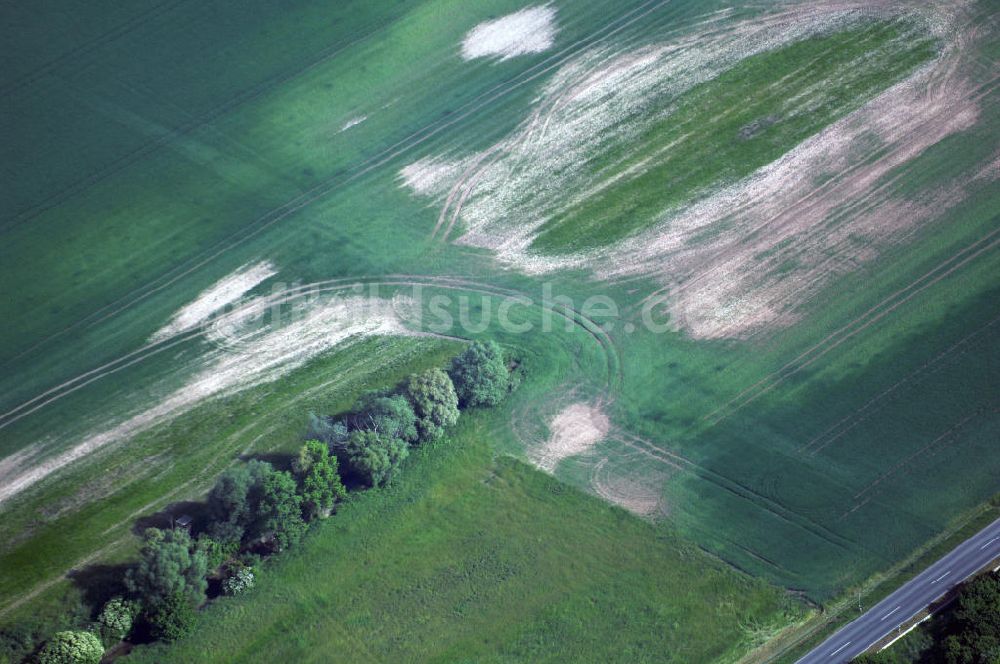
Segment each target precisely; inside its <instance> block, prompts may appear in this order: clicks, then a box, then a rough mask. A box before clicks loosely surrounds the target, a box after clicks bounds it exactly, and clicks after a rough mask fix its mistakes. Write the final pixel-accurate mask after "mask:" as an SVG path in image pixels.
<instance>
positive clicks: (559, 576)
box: [0, 0, 1000, 662]
mask: <svg viewBox="0 0 1000 664" xmlns="http://www.w3.org/2000/svg"><path fill="white" fill-rule="evenodd" d="M870 4H871V3H864V2H860V0H859V1H858V2H856V3H855V2H853V1H851V0H849V1H848V2H843V3H825V2H820V3H812V2H804V1H803V2H780V3H779V2H768V1H765V2H751V3H739V4H737V3H727V2H715V1H713V2H702V1H700V0H680V1H674V2H660V1H657V0H649V1H639V0H634V1H632V0H630V1H628V2H609V1H608V0H577V1H574V2H562V1H557V2H553V3H550V4H547V5H538V6H535V11H534V13H529V14H527V15H524V16H531V17H533V18H532V19H531V20H537V21H542V22H541V23H539V24H537V25H533V26H529V27H528V28H525V27H524V25H523V24H522V25H520V26H519V25H516V24H509V23H503V20H502V19H503V17H507V16H509V15H511V14H512V13H514V12H519V11H520V10H524V9H525V8H526V7H532V5H525V4H524V3H523V2H515V1H513V0H476V1H475V2H471V1H464V0H406V1H404V2H389V1H383V0H377V1H374V0H370V1H367V2H360V1H358V2H355V1H351V2H341V3H333V4H331V3H320V2H316V1H315V0H292V1H291V2H285V3H280V5H279V4H276V3H273V2H271V3H269V2H257V1H253V2H250V3H239V4H238V5H234V4H233V3H224V2H214V1H208V2H201V3H193V2H190V1H189V0H160V1H154V0H149V1H144V2H132V3H127V4H126V5H121V4H120V3H111V2H94V3H87V4H86V5H85V6H82V5H79V4H78V3H68V2H62V1H61V0H45V1H44V2H38V3H20V4H18V5H17V6H10V7H7V8H5V10H4V14H5V18H7V19H8V20H6V21H4V22H3V25H2V26H0V32H2V34H3V37H4V43H5V44H7V45H8V48H7V49H5V53H4V54H3V55H2V56H0V58H2V62H3V65H4V66H3V67H0V91H2V93H3V96H4V102H3V105H4V112H3V113H0V136H2V139H0V144H2V145H3V146H4V148H5V149H4V151H3V154H4V155H5V158H4V159H3V169H4V170H3V177H2V179H0V232H2V234H3V235H2V240H3V241H2V242H0V283H2V285H3V286H4V291H5V294H6V296H5V297H4V298H3V299H2V300H0V320H3V321H4V325H3V326H2V327H0V570H2V573H0V627H2V628H4V629H14V628H17V627H18V626H21V627H23V626H24V625H30V626H33V627H32V629H34V628H37V629H39V630H42V631H44V630H49V631H51V630H53V629H55V628H57V627H60V626H68V625H78V624H80V622H81V621H86V620H87V619H89V618H90V617H92V612H93V610H94V606H93V602H94V593H95V592H97V594H98V595H99V594H100V592H98V590H99V589H98V590H95V583H97V582H95V581H94V579H100V578H102V577H101V575H100V573H101V571H102V570H107V569H118V568H117V567H116V566H118V565H122V564H124V563H126V562H127V561H129V560H131V559H133V558H134V556H135V552H136V549H137V546H138V541H139V540H138V538H137V532H138V530H137V526H136V523H137V522H139V521H140V520H141V519H147V518H149V517H150V515H153V514H155V513H158V512H161V511H162V510H164V509H166V508H167V507H168V506H170V505H172V504H178V503H180V504H183V502H184V501H191V500H198V499H199V498H200V497H201V496H202V495H203V494H204V492H205V491H206V489H207V488H208V487H210V486H211V484H212V482H213V481H214V478H215V477H216V476H217V475H218V473H220V472H221V471H222V470H223V469H224V468H226V467H228V466H230V465H231V464H233V463H235V462H237V460H238V459H239V458H247V457H249V456H253V455H273V454H283V453H287V452H290V451H292V450H294V449H295V448H296V446H297V445H298V444H299V443H300V442H301V439H302V436H303V435H304V434H305V432H306V423H307V418H308V414H309V412H310V411H317V412H330V413H336V412H342V411H344V410H345V409H347V408H348V407H349V406H350V405H351V403H352V402H353V400H354V398H355V397H356V396H357V395H358V394H360V393H361V392H363V391H365V390H366V389H373V388H378V387H387V386H391V385H394V384H395V383H396V382H398V381H399V380H400V379H401V378H402V377H403V376H405V375H407V374H409V373H411V372H413V371H416V370H420V369H423V368H426V367H431V366H444V365H445V364H446V363H447V362H448V360H449V358H451V357H452V356H454V355H455V354H456V353H457V352H459V350H460V349H461V348H462V346H463V343H464V340H468V339H473V338H483V339H487V338H489V339H495V340H497V341H499V342H500V343H501V344H503V345H504V346H505V347H507V348H509V349H511V350H512V352H515V353H516V354H517V355H518V356H519V357H520V358H521V359H522V360H523V368H524V372H525V381H524V383H523V385H522V386H521V387H520V389H519V390H518V391H517V392H515V393H514V395H513V397H512V398H511V399H510V400H509V401H508V402H507V403H505V404H504V406H503V407H502V408H500V409H498V410H496V411H493V412H490V413H476V414H473V415H470V416H469V417H468V418H467V419H463V423H462V424H461V425H460V427H459V429H458V430H456V431H455V432H454V433H453V435H452V436H451V442H450V443H449V445H447V446H439V447H437V448H434V449H428V450H422V451H420V452H419V453H417V454H415V455H414V458H413V459H411V460H410V462H409V463H408V465H407V468H406V474H405V475H404V477H403V479H402V480H401V481H400V483H399V484H398V485H396V486H393V487H391V488H390V489H388V490H385V491H382V492H376V493H367V494H365V495H360V496H355V497H352V499H351V500H350V501H349V503H348V504H347V505H346V506H345V508H344V510H343V513H342V514H339V515H337V516H335V517H334V518H333V519H331V520H330V521H329V522H326V523H324V524H323V525H322V526H320V527H318V528H317V529H316V532H315V533H314V534H313V535H312V536H310V538H308V539H307V541H306V543H305V544H304V545H303V546H302V548H301V549H300V550H298V551H293V552H290V553H288V554H287V556H281V557H276V558H275V559H273V560H270V561H268V563H267V565H266V569H265V573H264V574H263V575H262V577H261V583H260V587H259V589H258V591H257V593H256V594H255V595H252V596H250V597H247V598H244V599H240V600H231V601H230V600H224V601H220V602H218V603H215V604H212V605H210V606H209V607H207V608H206V609H205V610H204V612H203V614H202V618H201V619H200V624H199V627H198V629H197V631H196V633H195V635H193V636H192V637H190V638H189V639H187V640H185V641H182V642H181V643H180V644H178V645H177V646H175V647H162V646H156V647H155V648H152V649H144V648H139V649H138V650H137V652H136V654H135V658H136V659H139V660H143V659H144V658H145V659H146V660H148V661H171V660H172V661H191V660H193V659H197V658H198V657H199V656H201V655H203V654H204V653H205V652H208V651H209V649H213V648H214V649H221V650H222V651H224V652H227V653H230V656H231V659H232V660H233V661H237V660H238V661H244V660H255V659H271V660H273V659H288V660H290V661H291V660H298V659H310V658H312V659H320V660H326V659H329V658H336V657H340V658H342V659H344V660H351V659H352V658H356V657H355V656H356V655H359V654H360V653H366V654H367V655H368V656H370V657H371V658H372V659H378V660H381V659H393V660H395V659H405V660H421V661H428V660H434V661H456V660H458V661H461V660H463V659H464V660H467V661H536V660H545V659H550V660H558V659H560V655H559V653H565V654H566V656H564V657H562V659H566V658H567V657H568V658H569V659H572V660H578V659H590V660H593V661H609V660H614V659H616V658H617V659H623V660H628V661H657V660H661V659H662V660H666V661H685V662H696V661H717V660H720V659H721V660H724V661H728V660H737V659H739V658H740V657H743V656H747V657H748V658H750V659H753V657H754V655H753V654H751V653H752V651H753V649H754V648H756V647H757V646H760V645H762V644H763V643H764V642H765V641H766V640H767V639H768V638H769V637H770V636H772V635H774V634H775V633H777V632H779V631H780V630H782V629H783V628H785V627H789V626H792V625H794V624H796V623H797V622H799V621H800V619H801V618H802V616H805V615H807V614H808V613H809V607H810V606H812V605H816V604H819V605H824V604H827V603H830V602H833V601H835V600H836V599H838V598H840V597H843V596H844V594H845V593H849V592H853V591H854V589H855V588H856V587H858V586H859V585H860V584H862V583H864V582H865V581H866V580H869V579H871V578H873V577H877V576H878V575H879V574H880V573H882V572H884V571H885V570H888V569H890V568H892V567H893V566H894V565H896V564H897V563H899V562H900V561H901V560H903V559H905V558H906V557H907V556H909V555H910V554H911V553H913V552H914V551H917V550H918V549H920V548H921V547H922V546H923V545H925V544H926V543H927V542H928V541H930V540H932V539H933V538H934V537H936V536H937V535H939V534H940V533H942V532H944V531H945V530H947V529H950V528H955V527H957V526H958V525H960V524H956V519H959V518H961V517H962V516H963V515H967V514H969V513H971V511H972V510H973V509H974V508H975V507H976V506H977V505H980V504H982V503H983V501H985V500H986V499H988V498H989V497H990V496H992V495H994V494H995V493H997V491H998V490H1000V485H998V483H997V477H1000V456H998V455H996V454H995V451H994V449H993V448H994V447H995V442H996V440H997V439H998V436H1000V385H998V383H997V378H996V376H997V375H998V371H997V368H998V366H1000V282H998V280H997V275H998V274H1000V250H998V243H1000V212H998V211H1000V187H998V186H997V179H998V177H1000V175H998V170H997V169H998V166H997V159H998V150H1000V115H998V113H997V109H998V108H1000V98H998V90H997V87H996V77H997V70H998V65H997V62H998V58H1000V35H998V33H997V29H996V25H997V21H998V19H1000V10H998V8H997V7H996V3H994V2H990V1H989V0H979V1H973V0H970V1H968V2H965V1H962V2H950V1H948V2H946V1H944V0H941V1H940V2H931V3H926V2H916V0H913V1H910V0H893V1H889V2H885V3H879V4H878V6H877V7H872V6H870ZM498 19H500V22H499V23H490V22H493V21H497V20H498ZM543 19H544V20H545V21H548V23H544V21H543ZM524 20H525V21H527V20H528V19H526V18H525V19H524ZM496 25H500V26H501V28H497V27H495V26H496ZM512 25H513V27H511V26H512ZM477 26H478V27H477ZM483 26H485V28H484V27H483ZM490 26H494V27H490ZM504 26H506V27H504ZM529 28H530V29H529ZM483 29H487V31H488V30H490V29H492V30H496V31H499V32H494V33H493V35H492V37H490V38H489V39H487V38H483V37H481V34H480V33H479V32H478V31H480V30H483ZM503 30H507V32H503ZM518 30H521V31H522V32H523V33H518ZM532 30H533V31H534V32H532ZM524 31H527V32H524ZM515 33H517V34H515ZM512 35H513V36H512ZM477 39H478V40H479V41H477ZM510 39H513V40H514V42H513V44H514V46H513V47H511V48H514V47H517V48H521V50H516V49H515V50H510V51H504V50H502V49H503V48H504V46H503V43H505V40H510ZM498 43H499V44H500V46H497V44H498ZM508 46H510V45H508ZM477 49H478V50H477ZM490 49H494V50H492V51H491V50H490ZM481 52H485V53H486V55H485V56H482V55H478V54H480V53H481ZM326 297H332V298H334V304H333V306H332V307H330V308H324V307H323V306H322V305H323V303H324V302H325V300H324V299H323V298H326ZM549 300H555V301H556V303H555V305H554V306H550V304H549V303H548V301H549ZM240 307H244V308H245V309H241V308H240ZM220 310H228V311H234V310H235V313H236V317H235V318H234V319H233V320H235V323H234V324H233V329H230V327H228V323H229V321H230V319H227V318H221V319H216V320H213V318H212V314H213V313H214V314H216V315H217V314H218V312H219V311H220ZM264 310H266V311H269V312H270V313H269V314H268V316H270V317H267V316H263V315H262V318H261V320H263V321H265V322H266V323H267V324H266V325H264V326H263V327H262V328H260V329H252V330H251V329H250V327H251V324H250V323H249V322H248V320H250V319H252V316H250V318H241V317H240V316H239V314H240V312H243V311H249V312H250V313H251V314H255V312H256V313H260V311H264ZM255 315H256V314H255ZM279 323H280V324H279ZM241 326H242V327H241ZM583 494H591V495H583ZM609 504H610V505H609ZM629 512H631V514H629ZM98 585H99V584H98ZM790 597H795V598H798V599H796V600H794V601H793V600H791V599H788V598H790ZM175 648H176V649H175ZM686 648H687V649H686ZM560 649H561V650H560ZM272 655H273V656H272ZM2 657H3V654H2V653H0V661H3V660H2ZM671 658H672V659H671Z"/></svg>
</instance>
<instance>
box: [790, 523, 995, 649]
mask: <svg viewBox="0 0 1000 664" xmlns="http://www.w3.org/2000/svg"><path fill="white" fill-rule="evenodd" d="M998 556H1000V519H997V520H996V521H994V522H993V523H991V524H990V525H988V526H986V527H985V528H983V529H982V530H981V531H979V532H978V533H977V534H975V535H973V536H972V537H970V538H969V539H967V540H965V541H964V542H962V543H961V544H959V545H958V546H957V547H955V548H954V549H953V550H952V551H951V552H950V553H948V555H946V556H945V557H943V558H941V559H940V560H938V561H937V562H936V563H934V564H933V565H931V566H930V567H928V568H927V569H926V570H924V571H923V572H921V573H920V574H919V575H917V576H916V577H914V578H913V579H912V580H910V581H909V582H908V583H907V584H906V585H904V586H903V587H901V588H899V589H898V590H896V592H894V593H892V594H891V595H889V596H888V597H886V598H885V599H884V600H882V601H881V602H879V603H878V604H876V605H875V606H873V607H872V608H870V609H868V611H867V612H865V613H864V614H862V615H861V617H860V618H858V619H857V620H855V621H854V622H852V623H851V624H849V625H846V626H844V627H842V628H841V629H840V630H839V631H838V632H837V633H836V634H834V635H833V636H831V637H830V638H828V639H827V640H826V641H824V642H823V643H821V644H820V645H819V646H818V647H817V648H815V649H814V650H813V651H812V652H810V653H809V654H808V655H806V656H805V657H803V658H802V659H800V660H799V661H798V663H797V664H819V663H821V662H822V664H834V663H839V662H849V661H851V659H852V658H854V657H857V656H858V655H860V654H861V653H863V652H864V651H865V650H867V649H868V648H870V647H871V646H872V645H874V644H875V643H877V642H878V641H881V640H882V639H883V638H885V637H886V636H888V635H890V634H894V633H898V632H899V631H901V630H902V629H904V628H903V627H902V626H903V625H905V624H906V623H907V622H909V620H910V619H911V618H913V617H914V616H916V615H917V614H918V613H920V612H921V611H923V610H924V609H925V608H927V606H928V605H930V604H931V603H932V602H934V600H936V599H938V598H940V597H941V596H942V595H944V594H945V593H946V592H948V591H949V590H951V589H952V588H954V587H955V586H957V585H958V584H959V583H961V582H962V581H964V580H965V579H967V578H968V577H969V576H971V575H972V574H973V573H974V572H976V571H978V570H980V569H982V568H983V567H985V566H986V565H988V564H989V563H990V562H992V561H993V560H994V559H995V558H997V557H998Z"/></svg>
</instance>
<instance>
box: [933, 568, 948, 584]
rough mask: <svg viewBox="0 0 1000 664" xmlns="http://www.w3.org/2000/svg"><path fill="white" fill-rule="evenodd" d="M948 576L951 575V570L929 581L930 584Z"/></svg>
mask: <svg viewBox="0 0 1000 664" xmlns="http://www.w3.org/2000/svg"><path fill="white" fill-rule="evenodd" d="M949 574H951V570H948V571H947V572H945V573H944V574H942V575H941V576H939V577H938V578H936V579H934V580H933V581H931V583H937V582H938V581H940V580H941V579H943V578H944V577H946V576H948V575H949Z"/></svg>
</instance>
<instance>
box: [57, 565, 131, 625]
mask: <svg viewBox="0 0 1000 664" xmlns="http://www.w3.org/2000/svg"><path fill="white" fill-rule="evenodd" d="M129 567H131V565H126V564H124V563H122V564H117V565H87V566H85V567H81V568H80V569H73V570H70V572H69V574H67V575H66V576H67V577H68V578H69V579H70V580H71V581H72V582H73V585H75V586H76V587H77V588H79V590H80V592H81V594H82V595H83V602H84V604H86V605H87V606H89V607H91V608H92V609H93V611H95V612H96V611H99V610H100V609H101V607H102V606H104V603H105V602H107V601H108V600H109V599H111V598H112V597H115V596H116V595H124V594H125V582H124V579H125V572H126V571H127V570H128V569H129ZM95 617H96V616H95Z"/></svg>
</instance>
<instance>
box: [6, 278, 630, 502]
mask: <svg viewBox="0 0 1000 664" xmlns="http://www.w3.org/2000/svg"><path fill="white" fill-rule="evenodd" d="M365 285H368V286H369V287H371V286H386V287H418V286H419V287H426V288H431V289H441V290H453V291H459V292H466V293H478V294H482V295H488V296H501V297H511V298H518V301H519V303H520V304H521V305H522V306H527V307H534V308H539V307H543V311H549V312H551V313H552V314H554V315H556V316H558V317H560V318H562V319H564V320H565V321H567V322H568V323H571V324H572V325H573V326H575V327H576V328H577V329H579V330H582V331H583V332H584V333H585V334H586V335H587V337H589V338H590V339H591V340H592V341H593V342H594V343H596V344H597V345H598V346H599V347H600V348H601V350H602V353H603V354H604V356H605V358H606V367H607V369H606V374H605V376H604V377H603V381H604V388H603V391H604V395H605V397H604V398H607V399H613V398H614V397H615V395H616V394H617V393H618V392H619V390H620V387H621V383H622V379H623V376H622V371H621V361H620V357H619V354H618V350H617V347H616V346H615V345H614V343H613V341H612V339H611V338H610V337H609V336H608V335H607V334H606V332H605V331H604V330H603V329H602V328H601V327H600V325H598V324H597V323H596V322H595V321H593V320H592V319H590V318H587V317H586V316H584V315H583V314H582V313H580V312H578V311H576V310H574V309H572V308H570V307H566V306H562V305H558V304H554V303H545V302H534V301H533V300H532V299H531V298H530V297H528V296H527V295H526V294H524V293H522V292H520V291H516V290H513V289H508V288H502V287H495V286H490V285H487V284H481V283H478V282H474V281H470V280H467V279H464V278H460V277H443V276H442V277H419V276H416V277H415V276H413V275H396V276H392V275H389V276H386V277H379V278H374V277H373V278H369V279H364V280H358V279H333V280H328V281H325V282H324V281H321V282H315V283H312V284H307V285H303V286H299V287H297V288H295V289H290V290H289V291H287V292H283V293H279V294H276V295H272V296H269V297H261V298H258V299H256V300H253V301H251V302H249V303H246V304H244V305H243V306H242V307H239V308H237V309H236V310H234V311H232V312H228V313H227V314H226V316H228V317H232V318H235V319H237V320H238V319H239V316H240V314H245V313H247V312H249V311H259V310H260V307H262V306H264V307H267V308H269V307H273V306H278V305H281V304H287V303H293V302H296V301H300V298H301V296H303V295H309V296H312V295H316V294H322V293H332V292H336V291H344V290H348V289H351V290H354V289H357V288H358V287H359V286H360V287H361V288H362V289H363V287H364V286H365ZM355 292H357V291H356V290H355ZM225 319H226V318H225V317H223V318H222V319H221V320H225ZM214 322H218V320H216V321H214ZM404 322H405V319H404ZM202 331H203V330H201V329H199V330H195V331H187V332H183V333H179V334H177V335H174V337H170V338H168V339H165V340H164V341H163V342H160V343H157V344H149V345H148V346H147V347H146V348H145V351H144V352H143V351H137V352H133V353H129V354H127V355H125V356H122V358H120V359H119V360H118V361H117V362H112V363H109V364H108V365H106V366H105V368H104V369H103V370H101V371H91V372H87V373H86V374H83V375H81V376H79V377H78V378H77V379H74V380H73V381H68V382H67V384H66V386H65V388H64V389H62V390H60V391H57V392H54V393H49V394H47V395H43V396H39V397H36V398H35V399H33V400H31V402H30V403H26V405H25V407H24V408H22V409H20V410H19V412H17V413H15V414H13V415H11V416H9V417H7V418H6V419H5V420H4V421H3V422H2V423H0V428H3V427H6V426H8V425H10V424H12V423H13V422H16V421H17V420H19V419H21V418H23V417H26V416H27V415H30V414H31V413H34V412H37V411H39V410H41V409H43V408H45V407H46V406H48V405H50V404H52V403H54V402H57V401H59V400H60V399H62V398H64V397H66V396H68V395H70V394H72V393H73V392H76V391H77V390H79V389H82V388H83V387H85V386H87V385H89V384H91V383H94V382H95V381H98V380H100V379H102V378H104V377H106V376H109V375H112V374H114V373H116V372H118V371H120V370H122V369H124V368H126V367H128V366H132V365H134V364H137V363H139V362H142V361H144V360H145V359H148V358H150V357H152V356H154V355H156V354H158V353H159V352H162V351H163V350H166V349H167V348H170V347H172V346H174V345H176V344H179V343H183V342H185V341H188V340H190V339H192V338H195V337H197V336H199V335H200V334H201V332H202ZM415 332H416V333H417V334H424V335H427V334H428V333H427V332H424V331H422V330H417V331H415ZM433 336H442V335H433ZM452 338H454V337H452ZM216 355H217V354H216ZM213 357H215V356H213V355H208V354H203V355H202V356H201V358H200V359H199V360H198V361H197V363H196V364H193V365H192V366H191V367H190V369H191V371H197V370H199V369H201V370H205V369H208V368H209V366H208V365H209V364H210V363H211V361H212V360H213ZM209 398H211V397H209ZM28 406H30V407H28ZM187 410H189V408H188V407H184V408H182V409H181V410H178V411H172V412H169V413H166V414H165V415H164V416H163V417H158V418H157V419H150V420H148V421H143V422H142V424H141V425H139V426H140V428H139V429H137V430H135V431H133V432H129V433H123V434H116V437H108V438H107V439H106V440H100V441H96V440H95V442H93V443H88V444H87V445H85V447H86V451H81V450H80V446H79V445H78V446H77V447H69V448H64V451H63V452H61V453H59V454H58V455H57V456H55V457H52V456H48V457H45V459H44V460H43V461H42V464H44V465H45V467H44V470H39V467H38V466H35V467H34V470H33V469H32V468H28V469H24V470H22V471H20V473H19V475H18V477H15V478H13V479H11V478H8V479H9V480H10V481H11V482H12V485H11V487H13V486H17V487H18V488H16V489H14V488H11V491H10V492H8V493H7V494H6V495H5V497H4V501H6V500H8V499H10V498H14V497H15V496H17V495H18V494H19V493H21V492H22V491H23V490H24V489H26V488H28V487H30V486H32V485H34V484H35V483H37V482H38V481H40V480H42V479H44V478H45V477H47V476H49V475H51V474H52V473H54V472H57V471H59V470H61V469H62V468H64V467H66V466H68V465H71V464H73V463H74V462H75V460H76V459H78V458H86V457H87V456H89V455H90V454H92V453H93V452H95V451H97V450H98V449H102V448H104V447H105V446H107V445H113V444H117V443H119V442H120V440H121V439H122V438H121V437H122V436H124V437H125V438H127V437H128V436H129V435H132V434H133V433H138V431H141V430H146V429H148V428H150V427H155V426H158V425H160V424H162V422H163V421H169V420H172V419H174V418H176V417H177V416H178V415H180V414H182V413H183V412H186V411H187ZM93 446H97V447H93ZM91 447H93V449H91ZM74 453H75V455H74ZM25 473H27V475H25ZM15 480H17V481H18V482H20V484H17V483H15V482H14V481H15Z"/></svg>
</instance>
